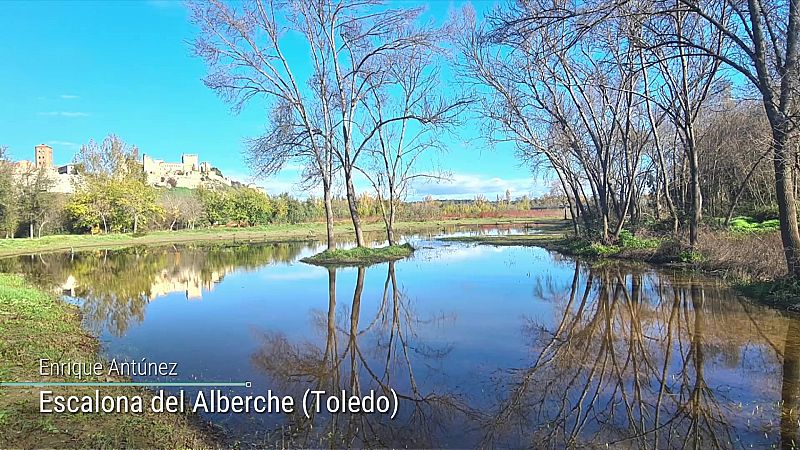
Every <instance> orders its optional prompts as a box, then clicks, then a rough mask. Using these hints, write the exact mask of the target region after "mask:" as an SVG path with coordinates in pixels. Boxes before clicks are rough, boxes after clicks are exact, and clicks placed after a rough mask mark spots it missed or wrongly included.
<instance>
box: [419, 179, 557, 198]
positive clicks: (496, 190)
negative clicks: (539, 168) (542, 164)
mask: <svg viewBox="0 0 800 450" xmlns="http://www.w3.org/2000/svg"><path fill="white" fill-rule="evenodd" d="M547 186H548V182H547V180H540V179H536V178H533V177H529V178H502V177H490V176H486V175H478V174H465V173H456V174H453V175H452V176H450V177H449V178H448V179H445V180H431V179H426V180H424V181H420V182H418V183H416V184H415V186H414V192H413V195H412V197H413V198H415V199H421V198H423V197H426V196H428V195H430V196H431V197H433V198H438V199H471V198H474V197H475V196H476V195H483V196H485V197H486V198H487V199H489V200H494V198H495V197H496V196H498V195H499V196H501V197H502V196H504V195H505V193H506V191H507V190H508V191H511V195H512V196H514V197H519V196H522V195H531V196H536V195H539V194H542V193H544V192H545V191H547Z"/></svg>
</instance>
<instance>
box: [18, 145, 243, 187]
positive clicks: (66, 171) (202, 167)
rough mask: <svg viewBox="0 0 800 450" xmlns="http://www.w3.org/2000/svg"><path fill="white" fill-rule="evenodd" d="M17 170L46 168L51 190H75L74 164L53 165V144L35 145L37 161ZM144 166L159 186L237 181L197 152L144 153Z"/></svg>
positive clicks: (21, 172) (149, 180) (153, 183)
mask: <svg viewBox="0 0 800 450" xmlns="http://www.w3.org/2000/svg"><path fill="white" fill-rule="evenodd" d="M14 170H15V172H16V175H17V176H19V177H21V176H23V175H25V174H32V173H33V172H35V171H37V170H44V171H45V173H46V175H47V176H48V177H49V178H50V180H51V181H52V187H51V188H50V192H57V193H62V194H69V193H72V192H73V191H74V184H75V183H74V182H75V181H76V178H77V177H78V171H77V168H76V166H75V164H65V165H63V166H54V165H53V147H50V146H49V145H47V144H39V145H37V146H35V147H34V161H32V162H31V161H27V160H22V161H18V162H16V163H14ZM142 170H143V172H144V174H145V178H146V180H147V183H148V184H150V185H151V186H157V187H166V188H175V187H178V188H188V189H197V188H199V187H200V186H214V185H225V186H233V185H238V183H236V182H235V181H232V180H230V179H229V178H227V177H224V176H223V175H222V173H221V172H220V171H219V170H218V169H216V168H214V167H212V166H211V164H210V163H208V162H202V163H201V162H200V158H199V157H198V156H197V155H196V154H183V155H182V156H181V162H179V163H170V162H164V161H163V160H160V159H153V158H151V157H150V156H148V155H142Z"/></svg>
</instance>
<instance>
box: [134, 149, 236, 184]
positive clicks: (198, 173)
mask: <svg viewBox="0 0 800 450" xmlns="http://www.w3.org/2000/svg"><path fill="white" fill-rule="evenodd" d="M142 169H143V170H144V173H145V176H146V178H147V183H148V184H150V185H153V186H161V187H182V188H189V189H197V188H198V187H200V186H203V185H209V184H215V183H221V184H224V185H226V186H231V185H232V184H233V182H232V181H231V180H230V179H228V178H226V177H224V176H222V174H221V173H220V172H219V170H217V169H215V168H213V167H211V164H209V163H208V162H203V163H201V162H200V158H199V157H198V156H197V155H195V154H189V153H184V154H183V155H181V162H179V163H169V162H164V161H163V160H161V159H153V158H151V157H149V156H147V155H142Z"/></svg>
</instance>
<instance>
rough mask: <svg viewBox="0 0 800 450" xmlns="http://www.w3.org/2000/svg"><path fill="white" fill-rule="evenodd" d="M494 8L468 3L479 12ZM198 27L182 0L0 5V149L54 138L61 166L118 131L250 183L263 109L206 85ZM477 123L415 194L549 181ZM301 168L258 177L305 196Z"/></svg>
mask: <svg viewBox="0 0 800 450" xmlns="http://www.w3.org/2000/svg"><path fill="white" fill-rule="evenodd" d="M404 4H408V3H404ZM492 4H493V3H492V2H478V3H475V2H473V5H475V8H476V9H477V10H478V11H481V10H483V9H487V8H489V7H491V6H492ZM427 6H428V11H427V13H426V14H428V15H429V17H433V18H434V19H435V20H437V21H443V20H445V18H446V17H447V14H448V11H449V10H450V8H453V7H457V6H459V4H458V2H449V1H432V2H428V3H427ZM194 34H195V29H194V27H193V26H192V25H191V24H190V23H189V21H188V17H187V11H186V8H185V7H184V5H183V4H182V3H181V2H178V1H167V0H164V1H142V2H136V1H109V2H101V1H86V2H80V1H57V2H45V1H38V2H15V1H7V0H6V1H2V2H0V42H2V45H0V61H2V63H0V145H7V146H8V147H9V151H10V154H11V156H12V157H13V158H14V159H17V160H19V159H32V155H33V147H34V145H36V144H39V143H47V144H49V145H51V146H52V147H53V149H54V159H55V162H56V163H57V164H63V163H67V162H69V161H71V160H72V158H73V156H74V154H75V152H76V151H77V150H78V148H79V147H80V145H81V144H83V143H86V142H87V141H88V140H89V139H95V140H102V139H103V137H104V136H106V135H107V134H109V133H115V134H117V135H118V136H120V137H121V138H122V139H123V140H125V141H126V142H129V143H132V144H135V145H136V146H138V147H139V151H140V153H146V154H149V155H152V156H153V157H156V158H159V159H164V160H168V161H173V160H174V161H177V160H179V159H180V155H181V153H198V154H199V155H200V159H201V160H203V161H209V162H211V164H212V165H214V166H216V167H219V168H220V169H221V170H222V171H223V173H225V174H226V175H228V176H231V177H233V178H236V179H239V180H241V181H252V178H251V176H250V171H249V169H248V168H247V167H246V165H245V162H244V158H243V156H242V148H243V145H242V142H243V140H244V139H245V138H247V137H253V136H256V135H258V134H259V133H260V132H261V131H262V129H263V125H264V122H265V120H264V119H265V107H264V104H263V103H259V102H253V103H250V104H249V105H248V106H247V107H246V108H245V109H244V110H243V111H241V112H240V113H238V114H234V113H232V112H231V111H230V107H229V105H227V104H225V103H224V102H223V101H222V100H221V99H219V98H218V97H217V96H216V94H215V93H214V92H212V91H211V90H209V89H208V88H206V87H205V86H204V85H203V83H202V77H203V76H204V75H205V73H206V67H205V65H204V63H203V61H201V60H200V59H197V58H195V57H193V56H192V55H191V52H190V45H189V41H190V40H191V39H192V38H193V36H194ZM298 51H301V50H299V49H298ZM448 81H449V80H444V82H445V84H446V83H447V82H448ZM478 127H479V124H478V123H475V122H468V123H465V124H464V125H463V126H462V127H461V128H460V129H458V130H456V133H454V137H452V138H449V139H448V141H447V147H448V148H449V151H448V152H447V153H446V154H445V155H443V156H440V157H438V161H437V162H438V166H440V167H441V168H443V169H446V170H448V171H449V172H450V173H452V180H451V181H450V182H447V183H443V184H442V183H440V184H436V185H432V186H420V187H419V188H418V190H417V192H416V193H414V195H412V198H419V197H422V196H424V195H426V194H433V195H434V196H435V197H439V198H472V197H474V196H475V195H476V194H477V193H482V194H484V195H486V196H487V197H489V198H493V197H494V195H496V194H500V193H502V192H504V191H505V189H511V190H512V192H514V195H515V196H517V195H523V194H538V193H541V191H542V188H541V186H542V185H544V184H545V183H543V182H542V181H541V180H539V181H536V180H534V179H533V178H532V177H531V175H530V173H529V171H528V170H527V169H525V168H522V167H519V165H518V162H517V161H516V160H515V158H514V152H513V149H512V148H511V147H502V148H501V147H498V148H487V147H485V146H483V145H482V144H479V143H478V142H475V141H474V139H475V138H476V137H477V131H476V130H477V129H478ZM298 175H299V173H298V171H297V167H296V166H294V165H290V166H289V167H288V168H287V169H286V170H284V171H283V172H282V173H280V174H278V175H276V176H275V177H273V178H271V179H267V180H257V181H256V182H257V183H258V184H261V185H263V186H265V187H266V188H267V190H268V192H270V193H279V192H283V191H287V192H292V193H294V194H296V195H298V196H304V195H305V194H304V193H303V192H300V191H299V190H298V189H299V188H298V187H297V186H296V185H295V183H296V182H297V180H298ZM360 187H361V188H363V189H367V186H366V185H362V186H360Z"/></svg>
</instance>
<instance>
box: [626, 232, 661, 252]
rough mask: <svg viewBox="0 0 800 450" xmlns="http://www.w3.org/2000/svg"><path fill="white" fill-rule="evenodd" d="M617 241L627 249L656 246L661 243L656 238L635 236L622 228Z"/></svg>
mask: <svg viewBox="0 0 800 450" xmlns="http://www.w3.org/2000/svg"><path fill="white" fill-rule="evenodd" d="M619 242H620V245H621V246H622V247H623V248H629V249H645V248H658V246H659V245H660V244H661V240H660V239H658V238H640V237H636V236H634V235H633V233H631V232H630V231H628V230H622V231H621V232H620V233H619Z"/></svg>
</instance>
